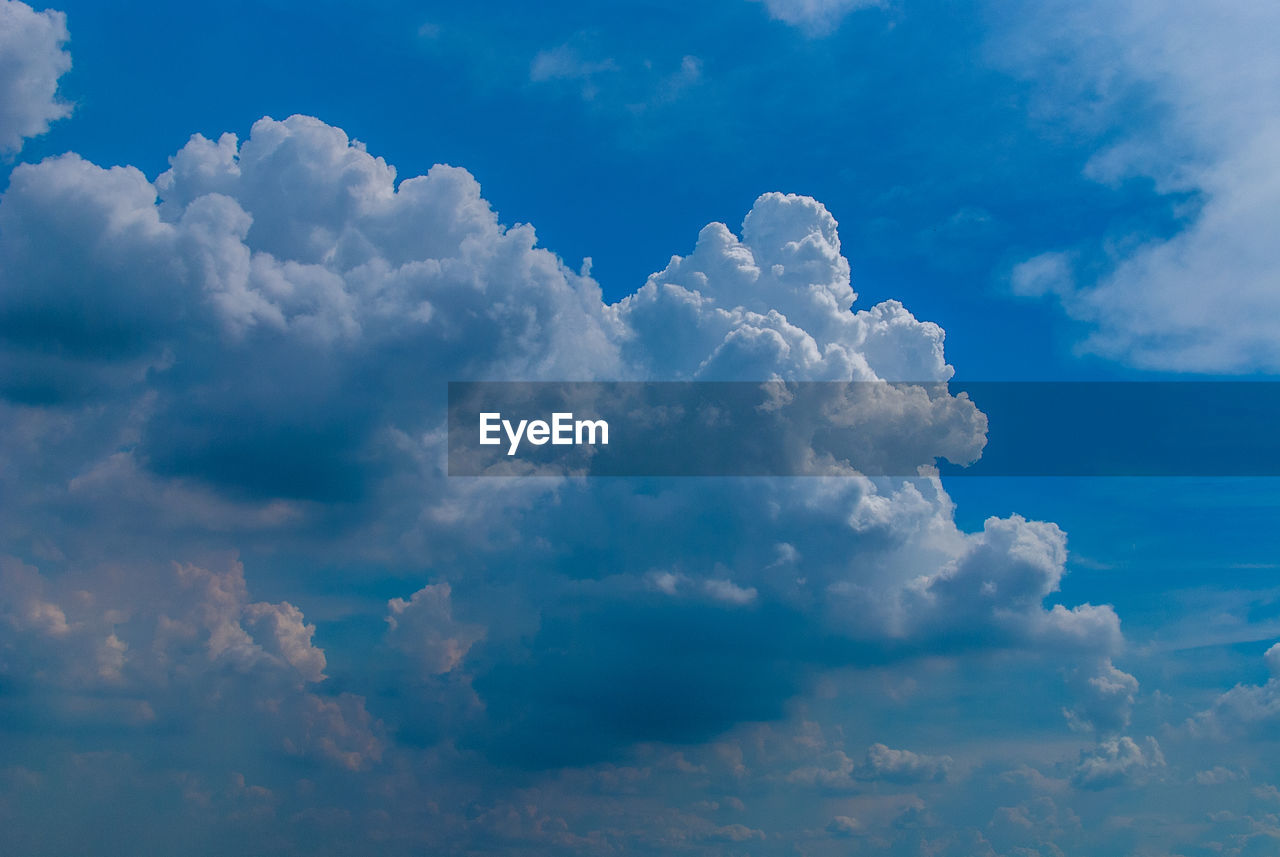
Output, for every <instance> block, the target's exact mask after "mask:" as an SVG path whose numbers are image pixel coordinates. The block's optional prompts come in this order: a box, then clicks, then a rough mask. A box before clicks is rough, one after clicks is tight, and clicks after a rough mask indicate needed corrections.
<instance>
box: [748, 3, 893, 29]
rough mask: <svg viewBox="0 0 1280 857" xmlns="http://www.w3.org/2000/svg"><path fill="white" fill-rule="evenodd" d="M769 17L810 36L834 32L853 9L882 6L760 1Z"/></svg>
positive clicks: (872, 4)
mask: <svg viewBox="0 0 1280 857" xmlns="http://www.w3.org/2000/svg"><path fill="white" fill-rule="evenodd" d="M762 2H763V3H764V5H765V7H766V8H767V9H768V10H769V17H771V18H774V19H776V20H778V21H782V22H784V23H787V24H790V25H792V26H793V27H799V28H800V29H801V30H803V31H805V32H806V33H808V34H809V35H811V36H822V35H826V34H827V33H829V32H831V31H832V30H834V29H835V28H836V27H837V26H838V25H839V23H840V22H841V21H842V20H843V19H844V17H845V16H846V15H848V14H849V13H850V12H852V11H854V10H855V9H866V8H869V7H874V6H880V5H882V2H881V0H762Z"/></svg>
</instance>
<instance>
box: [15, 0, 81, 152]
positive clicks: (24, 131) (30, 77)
mask: <svg viewBox="0 0 1280 857" xmlns="http://www.w3.org/2000/svg"><path fill="white" fill-rule="evenodd" d="M67 39H68V35H67V16H66V15H64V14H63V13H62V12H56V11H53V10H47V11H44V12H37V11H35V10H34V9H32V8H31V7H30V6H28V5H27V4H26V3H22V2H20V0H0V154H3V153H5V152H16V151H18V150H19V149H21V148H22V142H23V140H24V139H26V138H29V137H36V136H39V135H40V134H43V133H44V132H45V131H47V130H49V125H50V123H52V122H54V121H55V120H58V119H62V118H64V117H66V116H69V115H71V105H70V104H67V103H66V102H64V101H62V100H61V99H59V98H58V78H60V77H62V75H64V74H66V73H67V71H68V70H69V69H70V68H71V54H69V53H68V52H67V51H66V50H65V49H64V48H63V46H64V45H65V44H66V42H67Z"/></svg>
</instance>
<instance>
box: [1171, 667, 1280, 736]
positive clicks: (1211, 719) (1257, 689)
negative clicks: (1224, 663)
mask: <svg viewBox="0 0 1280 857" xmlns="http://www.w3.org/2000/svg"><path fill="white" fill-rule="evenodd" d="M1263 659H1264V660H1265V661H1266V664H1267V669H1268V670H1270V672H1271V677H1270V678H1269V679H1268V680H1267V681H1266V682H1264V683H1262V684H1237V685H1236V686H1235V687H1233V688H1231V689H1230V690H1228V691H1226V692H1225V693H1223V694H1221V695H1220V696H1219V697H1218V698H1217V699H1215V700H1214V701H1213V705H1211V706H1210V707H1209V708H1208V709H1206V710H1204V711H1201V712H1199V713H1198V714H1196V715H1195V716H1194V717H1192V718H1191V719H1190V720H1188V721H1187V726H1188V728H1189V729H1190V731H1191V733H1192V734H1193V735H1197V736H1202V737H1210V738H1215V739H1218V740H1231V739H1238V738H1248V737H1263V736H1272V735H1276V734H1278V733H1280V643H1276V644H1275V645H1273V646H1271V648H1269V649H1267V651H1266V653H1265V654H1264V655H1263Z"/></svg>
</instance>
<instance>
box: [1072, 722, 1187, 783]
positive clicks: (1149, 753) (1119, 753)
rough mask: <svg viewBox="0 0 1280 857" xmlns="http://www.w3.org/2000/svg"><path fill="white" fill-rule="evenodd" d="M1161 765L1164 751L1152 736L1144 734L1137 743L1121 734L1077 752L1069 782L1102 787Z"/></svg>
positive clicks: (1139, 775) (1130, 779)
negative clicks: (1078, 757)
mask: <svg viewBox="0 0 1280 857" xmlns="http://www.w3.org/2000/svg"><path fill="white" fill-rule="evenodd" d="M1164 766H1165V761H1164V755H1163V754H1162V753H1161V752H1160V745H1159V744H1158V743H1156V739H1155V738H1147V739H1146V741H1145V742H1144V743H1143V744H1142V745H1139V744H1138V743H1137V742H1136V741H1134V740H1133V739H1132V738H1129V737H1128V736H1124V735H1122V736H1120V737H1118V738H1112V739H1109V740H1107V741H1103V742H1102V743H1101V744H1099V745H1098V746H1097V747H1096V748H1095V749H1093V750H1091V751H1086V752H1084V753H1081V755H1080V763H1079V764H1078V765H1077V766H1076V770H1075V773H1074V774H1073V775H1072V777H1071V782H1072V784H1073V785H1075V786H1077V787H1078V788H1082V789H1090V790H1096V789H1105V788H1109V787H1111V786H1118V785H1120V784H1122V783H1126V782H1131V781H1133V780H1135V779H1137V778H1140V777H1142V776H1145V775H1147V774H1149V773H1150V772H1151V771H1153V770H1155V769H1158V768H1163V767H1164Z"/></svg>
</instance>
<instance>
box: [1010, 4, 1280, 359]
mask: <svg viewBox="0 0 1280 857" xmlns="http://www.w3.org/2000/svg"><path fill="white" fill-rule="evenodd" d="M1024 27H1026V28H1027V29H1024ZM1277 28H1280V9H1278V8H1277V7H1276V6H1275V5H1274V4H1268V3H1254V2H1249V0H1231V2H1226V3H1216V4H1213V5H1212V6H1207V5H1204V4H1198V3H1193V2H1174V3H1151V2H1146V0H1125V2H1119V3H1115V2H1106V3H1085V4H1079V3H1073V4H1054V5H1052V6H1050V7H1045V8H1043V9H1042V10H1041V11H1040V13H1039V14H1037V15H1035V16H1033V17H1032V18H1031V19H1030V21H1029V22H1027V23H1026V24H1024V25H1020V26H1018V27H1015V28H1014V29H1013V32H1012V33H1010V34H1008V35H1007V37H1006V38H1004V39H1002V47H1001V50H1002V51H1003V52H1004V53H1005V55H1006V56H1007V57H1008V56H1012V58H1013V60H1012V61H1013V63H1014V66H1015V67H1016V68H1018V69H1019V70H1021V71H1022V72H1023V73H1025V74H1027V75H1029V76H1032V77H1034V78H1036V79H1037V80H1039V81H1040V82H1041V83H1043V84H1044V85H1045V87H1046V89H1047V95H1046V96H1045V99H1046V108H1051V109H1054V110H1055V111H1056V112H1057V113H1058V114H1059V115H1061V114H1064V113H1065V114H1066V115H1074V119H1075V122H1076V123H1077V125H1076V130H1084V131H1086V132H1087V133H1090V134H1094V135H1096V136H1097V137H1098V138H1100V139H1104V140H1106V141H1107V142H1106V143H1105V144H1104V147H1103V148H1101V149H1100V150H1099V151H1098V152H1097V153H1096V154H1095V156H1094V157H1093V158H1092V160H1091V161H1090V163H1089V166H1088V169H1087V170H1086V173H1087V174H1088V175H1089V176H1091V177H1093V178H1095V179H1097V180H1098V181H1102V182H1107V183H1119V182H1121V181H1124V180H1126V179H1130V178H1134V177H1149V178H1151V179H1153V180H1154V182H1155V184H1156V187H1157V189H1159V190H1161V191H1163V192H1179V193H1191V194H1193V195H1194V198H1195V200H1196V202H1195V205H1194V206H1188V207H1186V208H1185V210H1184V211H1183V212H1182V213H1181V216H1180V221H1181V222H1180V224H1179V225H1178V226H1177V228H1176V229H1175V231H1174V234H1172V235H1170V236H1168V237H1160V236H1154V235H1144V234H1133V235H1127V234H1113V235H1111V236H1110V237H1109V239H1108V240H1109V243H1110V246H1109V247H1108V248H1106V250H1107V255H1108V257H1109V258H1108V260H1107V262H1106V263H1105V264H1104V265H1103V272H1102V274H1101V275H1100V276H1095V277H1094V278H1093V279H1092V281H1090V282H1087V283H1081V284H1079V287H1078V288H1074V289H1073V288H1072V287H1071V282H1072V279H1073V277H1072V273H1071V271H1070V269H1069V266H1068V265H1066V264H1065V258H1066V257H1065V256H1063V255H1062V254H1060V253H1056V252H1055V253H1050V254H1046V255H1041V256H1037V257H1036V258H1035V259H1032V260H1029V261H1028V262H1026V263H1024V264H1023V265H1021V266H1020V267H1019V268H1018V269H1017V270H1016V272H1015V275H1014V286H1015V290H1019V291H1021V292H1023V293H1027V294H1031V293H1040V294H1044V293H1054V294H1057V295H1058V296H1059V297H1060V298H1061V299H1062V301H1063V304H1064V307H1065V308H1066V310H1067V311H1068V312H1069V313H1071V314H1072V315H1074V316H1076V317H1078V318H1080V319H1082V320H1085V321H1087V322H1089V323H1091V324H1092V325H1093V326H1094V328H1095V330H1094V332H1093V333H1092V335H1091V336H1090V337H1089V338H1088V339H1087V341H1086V342H1085V343H1084V345H1085V347H1086V348H1087V349H1088V350H1091V351H1094V352H1097V353H1099V354H1102V355H1105V356H1108V357H1112V358H1115V359H1119V360H1123V361H1125V362H1128V363H1131V364H1134V365H1137V366H1140V367H1145V368H1152V369H1173V370H1179V371H1191V372H1247V371H1254V370H1263V371H1271V372H1274V371H1277V370H1280V347H1278V346H1277V342H1280V328H1277V326H1276V321H1275V320H1276V319H1277V318H1280V279H1278V277H1280V274H1277V271H1280V251H1277V249H1276V247H1277V242H1276V241H1275V235H1274V233H1275V229H1274V223H1275V222H1276V221H1277V220H1280V178H1277V176H1280V155H1278V154H1277V153H1280V124H1278V122H1277V119H1276V117H1277V116H1278V115H1280V58H1278V56H1277V53H1276V51H1275V50H1274V47H1273V45H1272V42H1273V39H1272V38H1271V34H1273V33H1274V32H1276V30H1277ZM1032 30H1034V32H1032ZM1046 31H1052V32H1054V33H1055V34H1057V37H1056V38H1054V39H1043V38H1041V37H1040V35H1041V34H1042V33H1044V32H1046ZM1135 105H1137V108H1135ZM1139 108H1140V109H1139ZM1076 279H1079V278H1078V277H1077V278H1076Z"/></svg>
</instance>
